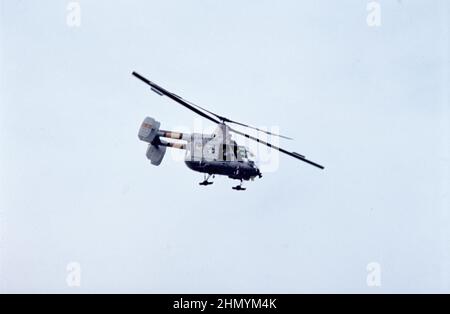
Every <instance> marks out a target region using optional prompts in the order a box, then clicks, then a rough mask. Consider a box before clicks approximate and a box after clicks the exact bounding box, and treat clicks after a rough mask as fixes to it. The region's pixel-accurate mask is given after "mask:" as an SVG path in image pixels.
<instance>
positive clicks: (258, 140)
mask: <svg viewBox="0 0 450 314" xmlns="http://www.w3.org/2000/svg"><path fill="white" fill-rule="evenodd" d="M230 131H231V132H234V133H236V134H239V135H242V136H244V137H246V138H249V139H251V140H254V141H256V142H258V143H261V144H264V145H266V146H268V147H270V148H273V149H276V150H278V151H280V152H282V153H285V154H286V155H289V156H291V157H294V158H297V159H299V160H301V161H304V162H306V163H308V164H310V165H313V166H315V167H317V168H320V169H325V168H324V167H323V166H321V165H319V164H317V163H315V162H313V161H311V160H308V159H306V158H305V156H303V155H300V154H299V153H296V152H289V151H287V150H285V149H282V148H280V147H277V146H275V145H272V144H270V143H267V142H264V141H263V140H260V139H259V138H256V137H254V136H251V135H249V134H246V133H243V132H241V131H238V130H235V129H232V128H230Z"/></svg>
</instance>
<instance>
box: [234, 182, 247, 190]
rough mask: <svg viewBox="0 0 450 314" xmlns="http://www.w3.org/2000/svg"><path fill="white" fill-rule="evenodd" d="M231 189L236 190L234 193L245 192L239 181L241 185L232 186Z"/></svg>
mask: <svg viewBox="0 0 450 314" xmlns="http://www.w3.org/2000/svg"><path fill="white" fill-rule="evenodd" d="M232 189H233V190H236V191H245V190H246V188H243V187H242V180H241V183H240V184H239V185H236V186H233V187H232Z"/></svg>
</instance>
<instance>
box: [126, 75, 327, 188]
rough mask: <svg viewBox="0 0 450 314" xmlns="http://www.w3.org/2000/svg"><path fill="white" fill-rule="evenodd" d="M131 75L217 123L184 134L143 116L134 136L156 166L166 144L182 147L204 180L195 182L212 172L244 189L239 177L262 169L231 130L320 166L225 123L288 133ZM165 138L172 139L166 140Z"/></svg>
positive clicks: (253, 175) (189, 164)
mask: <svg viewBox="0 0 450 314" xmlns="http://www.w3.org/2000/svg"><path fill="white" fill-rule="evenodd" d="M132 75H133V76H135V77H136V78H138V79H140V80H141V81H142V82H144V83H146V84H147V85H149V86H150V89H151V91H153V92H155V93H156V94H157V95H159V96H167V97H168V98H170V99H172V100H174V101H175V102H177V103H178V104H180V105H182V106H184V107H185V108H187V109H190V110H191V111H193V112H195V113H196V114H198V115H200V116H201V117H203V118H205V119H207V120H209V121H211V122H214V123H215V124H217V127H216V129H215V130H214V132H213V133H212V134H202V133H191V134H188V133H181V132H172V131H166V130H161V129H160V125H161V123H160V122H158V121H156V120H155V119H154V118H152V117H146V118H145V119H144V121H143V122H142V124H141V126H140V129H139V132H138V138H139V139H140V140H141V141H144V142H146V143H148V148H147V152H146V156H147V158H148V159H149V160H150V162H151V164H152V165H155V166H159V165H160V164H161V162H162V160H163V158H164V155H165V153H166V149H167V147H169V148H176V149H183V150H185V151H186V153H185V159H184V162H185V164H186V166H187V167H188V168H190V169H191V170H194V171H197V172H201V173H203V174H204V180H203V181H202V182H200V183H199V185H202V186H208V185H211V184H213V182H212V181H209V179H210V178H211V177H212V178H214V177H215V176H216V175H223V176H227V177H229V178H231V179H235V180H240V184H238V185H237V186H234V187H232V189H233V190H238V191H244V190H246V188H244V187H242V183H243V181H249V180H252V181H253V180H254V179H255V178H256V177H258V178H262V173H261V171H260V170H259V168H258V167H257V165H256V164H255V162H254V161H253V160H252V159H251V156H253V154H252V153H251V152H250V150H249V149H248V148H247V147H245V146H242V145H239V144H237V142H236V141H235V140H233V139H232V137H231V134H232V133H234V134H237V135H241V136H244V137H246V138H248V139H251V140H253V141H256V142H257V143H259V144H262V145H266V146H268V147H270V148H272V149H275V150H278V151H280V152H282V153H284V154H286V155H288V156H291V157H294V158H296V159H298V160H301V161H303V162H306V163H308V164H310V165H312V166H314V167H317V168H319V169H324V167H323V166H322V165H319V164H317V163H315V162H313V161H311V160H308V159H306V157H305V156H304V155H301V154H299V153H296V152H290V151H287V150H285V149H283V148H280V147H277V146H275V145H273V144H271V143H268V142H265V141H263V140H261V139H259V138H257V137H254V136H252V135H249V134H247V133H244V132H241V131H239V130H236V129H234V128H232V127H231V126H230V125H229V124H235V125H239V126H241V127H246V128H249V129H253V130H256V131H258V132H263V133H266V134H268V135H271V136H278V137H280V138H285V139H292V138H290V137H287V136H284V135H281V134H275V133H272V132H269V131H266V130H262V129H259V128H256V127H253V126H250V125H248V124H244V123H240V122H237V121H233V120H231V119H229V118H226V117H224V116H221V115H218V114H216V113H213V112H211V111H209V110H207V109H205V108H202V107H200V106H198V105H196V104H194V103H192V102H190V101H188V100H185V99H183V98H182V97H180V96H178V95H177V94H174V93H172V92H169V91H168V90H166V89H164V88H162V87H161V86H158V85H157V84H155V83H153V82H152V81H150V80H148V79H147V78H145V77H143V76H142V75H140V74H139V73H137V72H132ZM167 139H171V140H175V141H167ZM180 141H181V142H180Z"/></svg>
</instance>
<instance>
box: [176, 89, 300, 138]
mask: <svg viewBox="0 0 450 314" xmlns="http://www.w3.org/2000/svg"><path fill="white" fill-rule="evenodd" d="M174 96H176V97H178V98H180V99H181V100H183V101H186V102H187V103H189V104H190V105H192V106H195V107H197V108H199V109H201V110H203V111H206V112H207V113H209V114H211V115H213V116H215V117H216V118H218V119H219V120H222V121H223V122H228V123H234V124H237V125H240V126H243V127H246V128H249V129H253V130H256V131H259V132H263V133H266V134H269V135H273V136H278V137H282V138H285V139H288V140H292V138H291V137H288V136H284V135H281V134H276V133H272V132H269V131H265V130H261V129H259V128H257V127H254V126H251V125H248V124H244V123H240V122H237V121H233V120H230V119H228V118H226V117H223V116H220V115H218V114H216V113H214V112H212V111H209V110H208V109H205V108H203V107H200V106H199V105H196V104H194V103H192V102H190V101H188V100H185V99H183V98H182V97H180V96H178V95H176V94H174Z"/></svg>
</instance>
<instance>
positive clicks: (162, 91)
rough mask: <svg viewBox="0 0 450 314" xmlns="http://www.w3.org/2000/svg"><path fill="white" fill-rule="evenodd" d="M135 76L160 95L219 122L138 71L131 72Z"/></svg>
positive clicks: (218, 122)
mask: <svg viewBox="0 0 450 314" xmlns="http://www.w3.org/2000/svg"><path fill="white" fill-rule="evenodd" d="M132 74H133V75H134V76H135V77H137V78H138V79H140V80H141V81H143V82H144V83H146V84H148V85H150V87H151V89H152V91H154V92H155V93H157V94H158V95H160V96H163V95H164V96H167V97H169V98H170V99H172V100H174V101H176V102H177V103H179V104H180V105H182V106H184V107H186V108H188V109H190V110H192V111H194V112H195V113H196V114H198V115H200V116H202V117H203V118H206V119H208V120H210V121H212V122H214V123H217V124H220V121H219V120H216V119H214V118H213V117H211V116H209V115H207V114H206V113H204V112H202V111H200V110H198V109H197V108H195V107H194V106H192V105H191V104H190V103H189V102H187V101H186V100H184V99H183V98H181V97H179V96H177V95H175V94H172V93H171V92H169V91H167V90H165V89H164V88H162V87H160V86H158V85H156V84H155V83H153V82H151V81H149V80H148V79H146V78H145V77H143V76H142V75H140V74H139V73H136V72H133V73H132Z"/></svg>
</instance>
